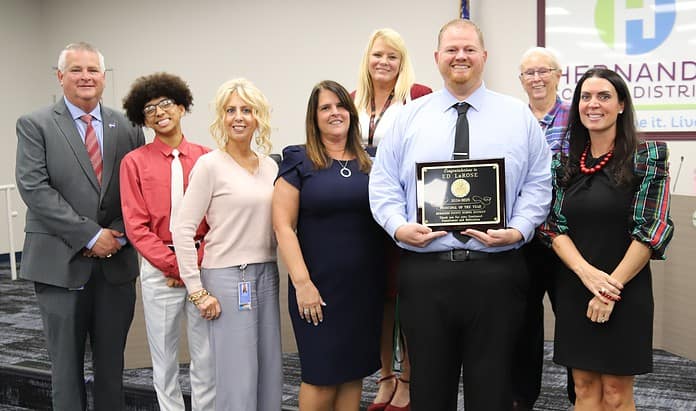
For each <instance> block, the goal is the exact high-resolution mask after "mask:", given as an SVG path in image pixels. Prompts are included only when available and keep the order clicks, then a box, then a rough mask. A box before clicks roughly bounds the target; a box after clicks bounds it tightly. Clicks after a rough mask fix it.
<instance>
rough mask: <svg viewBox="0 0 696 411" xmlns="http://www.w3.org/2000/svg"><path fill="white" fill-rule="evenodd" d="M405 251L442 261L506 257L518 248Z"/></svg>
mask: <svg viewBox="0 0 696 411" xmlns="http://www.w3.org/2000/svg"><path fill="white" fill-rule="evenodd" d="M405 251H406V253H408V254H412V255H417V256H420V257H423V258H432V259H433V260H443V261H452V262H454V261H476V260H485V259H488V258H498V257H508V256H511V255H512V254H515V253H517V252H518V250H516V249H515V250H507V251H501V252H498V253H487V252H484V251H473V250H449V251H441V252H437V253H416V252H413V251H408V250H405Z"/></svg>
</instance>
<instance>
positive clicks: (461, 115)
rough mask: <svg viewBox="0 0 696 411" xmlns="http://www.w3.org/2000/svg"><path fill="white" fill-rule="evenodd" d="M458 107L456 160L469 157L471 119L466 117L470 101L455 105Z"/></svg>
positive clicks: (455, 136)
mask: <svg viewBox="0 0 696 411" xmlns="http://www.w3.org/2000/svg"><path fill="white" fill-rule="evenodd" d="M454 107H455V108H456V109H457V114H458V116H457V131H456V132H455V133H454V152H453V153H452V158H453V159H454V160H468V159H469V120H467V119H466V112H467V110H469V107H470V106H469V103H466V102H462V103H457V104H455V105H454Z"/></svg>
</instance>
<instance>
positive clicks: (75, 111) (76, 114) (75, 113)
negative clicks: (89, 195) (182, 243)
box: [63, 96, 127, 250]
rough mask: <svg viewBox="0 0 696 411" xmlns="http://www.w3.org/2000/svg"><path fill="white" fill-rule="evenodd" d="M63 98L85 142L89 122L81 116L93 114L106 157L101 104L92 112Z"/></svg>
mask: <svg viewBox="0 0 696 411" xmlns="http://www.w3.org/2000/svg"><path fill="white" fill-rule="evenodd" d="M63 100H64V101H65V105H66V106H68V111H70V116H71V117H72V119H73V121H74V122H75V127H77V131H78V133H79V134H80V137H81V138H82V142H83V143H84V142H85V133H86V132H87V124H86V123H85V122H84V121H82V119H80V117H82V116H83V115H85V114H89V115H91V116H92V128H94V133H95V134H96V135H97V141H98V142H99V151H101V155H102V158H104V122H102V118H101V104H97V106H96V107H95V108H94V110H92V111H91V112H89V113H85V112H84V111H83V110H82V109H81V108H79V107H77V106H76V105H74V104H72V103H71V102H70V101H68V99H67V98H66V97H65V96H63ZM102 230H103V229H99V231H97V234H96V235H95V236H94V237H92V239H91V240H89V242H88V243H87V244H86V245H85V248H87V249H88V250H91V249H92V247H94V244H95V243H96V242H97V239H99V236H100V235H101V232H102ZM116 240H117V241H118V242H119V243H121V245H125V244H126V242H127V241H126V239H125V238H124V237H119V238H117V239H116Z"/></svg>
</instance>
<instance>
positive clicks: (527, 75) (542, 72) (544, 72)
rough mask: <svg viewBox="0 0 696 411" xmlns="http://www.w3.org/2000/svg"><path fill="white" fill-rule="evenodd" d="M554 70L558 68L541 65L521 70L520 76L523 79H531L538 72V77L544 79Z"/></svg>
mask: <svg viewBox="0 0 696 411" xmlns="http://www.w3.org/2000/svg"><path fill="white" fill-rule="evenodd" d="M556 70H558V69H555V68H551V67H542V68H538V69H530V70H527V71H523V72H522V73H520V77H522V78H523V79H525V80H531V79H533V78H534V76H535V75H536V74H538V75H539V78H543V79H546V78H549V77H550V76H551V73H552V72H554V71H556Z"/></svg>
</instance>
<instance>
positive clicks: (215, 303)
mask: <svg viewBox="0 0 696 411" xmlns="http://www.w3.org/2000/svg"><path fill="white" fill-rule="evenodd" d="M215 110H216V113H217V117H216V119H215V121H214V122H213V124H212V125H211V126H210V131H211V134H212V135H213V137H214V138H215V140H216V142H217V144H218V148H219V149H218V150H214V151H212V152H210V153H208V154H206V155H203V156H201V157H200V158H199V160H198V162H197V163H196V165H195V166H194V168H193V170H192V171H191V178H190V182H189V187H188V190H187V191H186V194H185V195H184V199H183V201H182V205H181V208H180V210H179V212H178V216H177V221H176V224H175V228H174V233H173V239H174V247H175V249H176V256H177V261H178V263H179V269H180V272H181V278H182V280H183V281H184V283H185V284H186V288H187V290H188V293H189V300H191V302H192V303H193V304H195V305H196V306H197V307H198V309H199V311H200V313H201V316H203V318H206V319H208V320H210V338H211V344H212V348H213V353H214V356H215V362H216V379H217V392H216V404H215V409H216V410H225V411H230V410H239V411H255V410H260V411H271V410H273V411H277V410H278V409H280V403H281V390H282V359H281V348H280V311H279V305H278V304H279V303H278V268H277V266H276V240H275V235H274V233H273V228H272V226H271V196H272V193H273V181H274V179H275V177H276V174H277V173H278V166H277V165H276V163H275V161H274V160H273V159H271V158H270V157H268V152H269V151H270V148H271V143H270V140H269V136H270V130H271V128H270V124H269V106H268V103H267V101H266V98H265V97H264V96H263V94H262V93H261V92H260V91H259V90H258V89H257V88H256V87H255V86H254V85H253V84H252V83H251V82H249V81H248V80H245V79H235V80H231V81H228V82H226V83H224V84H223V85H222V86H220V88H219V89H218V92H217V95H216V98H215ZM203 217H205V218H206V221H207V222H208V225H209V226H210V231H208V233H207V234H206V236H205V242H204V247H205V250H204V257H203V262H202V264H201V268H200V269H199V267H198V263H197V257H196V256H197V253H196V244H195V243H194V240H193V239H194V235H195V231H196V227H198V224H199V223H200V221H201V219H203Z"/></svg>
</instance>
